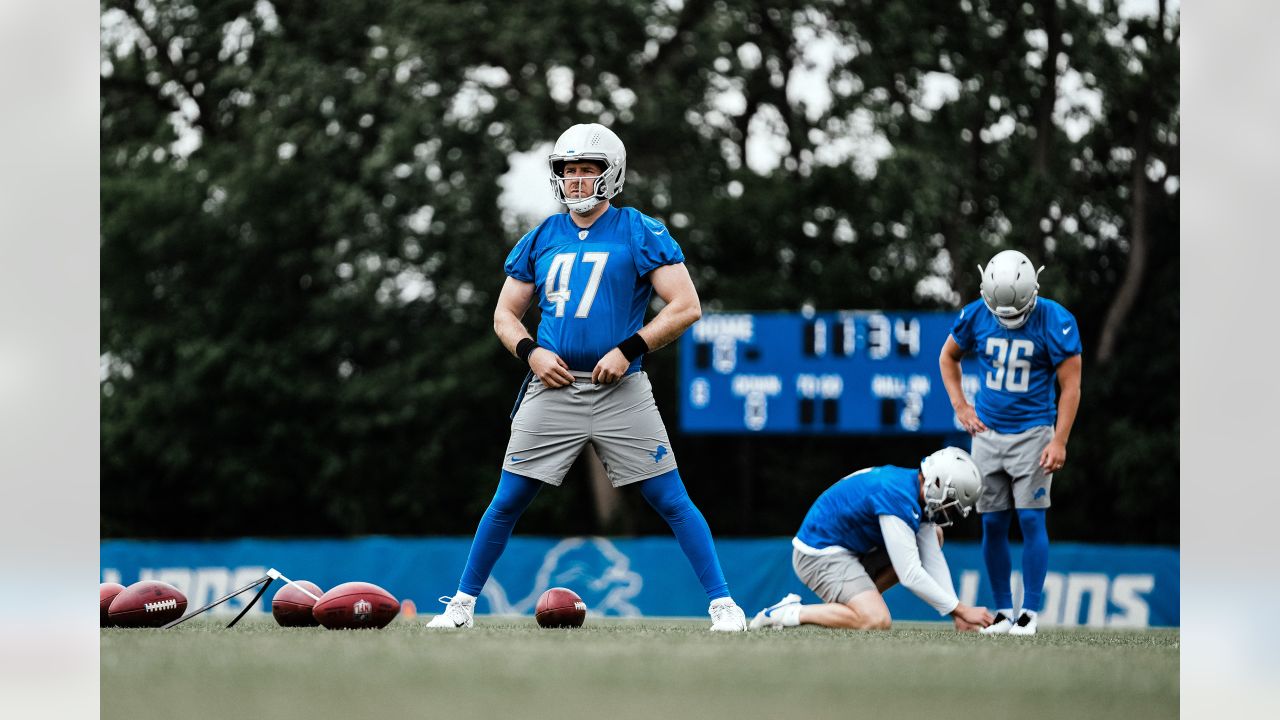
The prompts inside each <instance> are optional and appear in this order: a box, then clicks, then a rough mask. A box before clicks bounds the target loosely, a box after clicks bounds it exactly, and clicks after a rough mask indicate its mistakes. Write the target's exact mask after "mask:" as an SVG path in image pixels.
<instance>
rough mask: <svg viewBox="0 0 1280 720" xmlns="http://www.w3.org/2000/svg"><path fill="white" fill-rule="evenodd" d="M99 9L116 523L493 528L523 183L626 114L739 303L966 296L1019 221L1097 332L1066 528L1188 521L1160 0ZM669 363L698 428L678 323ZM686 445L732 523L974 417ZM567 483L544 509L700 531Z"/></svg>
mask: <svg viewBox="0 0 1280 720" xmlns="http://www.w3.org/2000/svg"><path fill="white" fill-rule="evenodd" d="M102 8H103V13H102V17H103V33H102V37H103V50H102V53H103V77H102V123H101V125H102V217H103V222H102V338H103V339H102V353H103V368H104V370H103V381H102V468H103V490H104V492H103V532H104V533H105V534H108V535H147V534H154V535H167V536H217V535H227V534H243V533H259V534H343V533H368V532H391V533H468V532H470V530H471V529H472V527H473V524H474V522H475V518H476V517H478V515H479V512H480V510H481V509H482V508H483V507H484V505H485V504H486V503H487V501H488V498H489V495H490V493H491V491H492V488H493V486H494V482H495V479H496V475H497V459H498V458H499V457H500V455H501V452H502V447H503V443H504V442H505V439H506V434H507V423H506V418H505V410H506V409H507V408H508V407H510V402H511V400H512V399H513V398H512V396H513V394H514V390H515V389H516V387H517V384H518V382H519V379H520V377H521V374H522V370H521V368H520V367H519V364H518V363H517V362H516V361H514V360H513V359H511V358H510V357H509V356H507V354H506V353H505V351H504V350H503V349H502V348H501V346H500V345H499V343H498V342H497V340H496V339H495V338H494V337H493V335H492V332H491V329H490V319H491V313H492V305H493V301H494V299H495V297H496V292H497V290H498V288H499V287H500V286H501V283H502V279H503V278H502V273H501V270H500V267H501V263H502V260H503V258H504V256H505V254H506V252H507V250H508V248H509V247H510V246H511V244H512V243H514V241H515V240H516V238H517V237H518V236H519V234H520V233H522V232H523V231H524V229H526V227H527V225H528V223H529V222H531V221H534V220H536V219H530V218H519V217H516V216H514V215H512V214H511V213H510V212H507V211H504V210H503V207H502V205H501V204H500V202H499V198H500V195H501V187H500V185H499V183H498V178H500V177H501V176H502V175H503V174H504V173H506V172H507V170H508V169H509V160H510V157H511V155H512V153H516V152H526V151H534V150H538V149H539V148H542V147H544V146H545V144H546V143H548V142H550V141H551V140H553V139H554V138H555V136H556V135H557V134H558V133H559V132H560V131H561V130H562V129H563V128H564V127H567V126H568V125H569V124H571V123H573V122H582V121H595V120H598V121H601V122H605V123H607V124H609V125H611V126H613V127H614V128H615V129H616V130H617V131H618V132H619V134H620V135H621V136H622V137H623V139H624V140H625V141H626V143H627V147H628V151H629V156H630V158H631V159H630V162H629V165H630V168H629V170H630V175H629V178H628V184H627V187H626V191H625V193H624V196H623V202H624V204H629V205H634V206H636V207H638V208H640V209H641V210H643V211H645V212H647V213H649V214H652V215H655V216H657V217H660V218H662V219H663V220H664V221H666V222H667V223H668V224H669V225H670V227H671V228H672V231H673V234H674V235H675V236H676V237H677V238H678V239H679V240H680V241H681V243H682V245H683V247H684V249H685V252H686V255H687V256H688V264H689V266H690V270H691V272H692V273H693V276H694V278H695V281H696V282H697V284H698V288H699V292H700V294H701V296H702V298H703V304H704V308H705V309H707V310H720V309H723V310H792V311H794V310H797V309H799V308H800V307H802V306H804V305H811V306H814V307H818V308H833V309H834V308H886V309H910V308H930V309H946V308H955V307H957V306H958V305H959V304H960V303H961V302H964V301H966V300H968V299H971V298H972V297H975V296H976V273H975V270H974V268H975V265H976V264H978V263H980V262H985V261H986V259H987V258H989V257H990V256H991V255H993V254H994V253H995V252H997V251H999V250H1001V249H1004V248H1007V247H1015V248H1018V249H1021V250H1023V251H1024V252H1027V253H1028V254H1029V255H1030V256H1031V257H1032V259H1033V260H1036V261H1043V262H1044V263H1045V264H1046V265H1048V267H1049V269H1048V270H1046V272H1045V274H1044V276H1043V278H1042V292H1043V293H1044V294H1045V295H1046V296H1049V297H1053V298H1055V299H1058V300H1061V301H1062V302H1064V303H1065V304H1066V305H1067V306H1068V307H1069V308H1071V309H1072V310H1073V311H1074V312H1075V314H1076V315H1077V317H1078V318H1079V319H1080V322H1081V328H1082V331H1083V332H1082V334H1083V335H1084V340H1085V343H1086V358H1085V398H1084V403H1083V406H1082V411H1081V416H1080V419H1079V421H1078V423H1077V429H1076V431H1075V433H1074V434H1073V439H1072V443H1071V446H1070V460H1069V466H1068V469H1067V470H1066V471H1065V472H1063V473H1061V475H1060V484H1059V488H1060V490H1059V494H1058V497H1059V504H1058V507H1059V508H1060V510H1059V511H1058V512H1057V513H1055V515H1056V517H1057V518H1058V519H1057V520H1056V521H1055V527H1054V532H1055V535H1057V536H1059V537H1073V538H1078V539H1093V540H1115V541H1157V542H1176V540H1177V532H1178V531H1177V524H1176V517H1177V514H1176V500H1177V489H1176V488H1177V472H1178V446H1177V413H1178V398H1177V378H1178V361H1177V357H1178V356H1177V333H1176V327H1177V317H1178V285H1177V283H1178V258H1177V253H1176V250H1173V249H1172V248H1173V246H1172V244H1171V242H1170V240H1171V239H1174V238H1176V236H1177V233H1178V188H1177V178H1178V160H1177V158H1178V122H1179V115H1178V102H1179V99H1178V27H1179V26H1178V17H1177V15H1176V14H1171V13H1169V12H1167V11H1166V10H1165V9H1164V6H1163V4H1161V5H1160V11H1159V12H1158V14H1157V15H1156V16H1154V17H1150V18H1132V17H1129V18H1126V17H1122V16H1121V14H1120V12H1119V9H1118V6H1117V3H1115V2H1114V1H1107V2H1103V3H1101V6H1100V9H1099V10H1097V11H1095V10H1093V9H1091V6H1090V5H1089V4H1086V3H1083V2H1075V1H1066V0H1063V1H1061V2H1059V1H1057V0H1038V1H1037V2H1007V1H1003V0H965V1H963V2H960V3H955V2H951V1H947V2H942V1H940V0H930V1H928V2H911V3H908V2H903V1H900V0H890V1H887V2H874V3H873V2H870V1H869V0H853V1H846V2H835V1H823V0H813V1H810V2H782V3H769V4H764V3H728V2H702V1H699V0H687V1H686V2H684V3H670V4H669V3H647V2H637V1H635V0H611V1H610V2H605V3H596V4H593V5H592V6H591V8H590V12H584V8H583V6H582V5H581V3H568V2H562V1H559V0H552V1H551V2H544V3H539V4H537V5H536V6H533V5H530V4H526V3H516V4H511V5H507V6H503V8H502V10H501V12H498V11H495V8H494V6H492V5H490V4H488V3H483V2H453V3H417V2H405V1H400V0H357V1H355V2H349V1H348V2H335V1H334V0H312V1H310V2H305V3H303V2H276V3H274V4H273V3H271V2H267V1H266V0H254V1H249V0H221V1H213V0H210V1H206V2H200V3H194V2H190V1H188V0H164V1H162V0H150V1H148V0H107V1H106V2H104V3H103V5H102ZM545 191H546V190H545V188H544V187H542V186H538V187H531V188H528V192H530V193H541V192H545ZM1160 249H1163V250H1164V252H1160V251H1159V250H1160ZM529 320H530V321H531V322H536V317H530V318H529ZM646 365H647V367H648V368H649V369H650V371H651V374H652V376H653V378H654V382H655V390H656V392H657V395H658V401H659V406H660V407H662V408H664V410H665V412H666V419H667V423H668V426H669V427H671V428H675V427H676V426H677V418H676V417H675V415H674V408H675V407H676V402H675V393H676V386H675V383H676V377H675V351H674V348H672V349H669V350H665V351H662V352H658V353H655V354H654V355H652V356H651V357H649V358H648V359H647V360H646ZM675 442H676V443H677V445H678V447H679V452H680V458H681V463H682V467H684V468H685V471H684V472H683V475H684V477H685V479H686V482H687V483H688V484H689V486H690V490H691V492H692V493H693V494H694V497H695V498H697V499H698V501H699V503H700V504H701V505H702V508H703V510H704V512H706V514H707V515H708V516H709V518H710V520H711V522H712V525H713V527H715V528H717V530H718V531H720V532H726V531H728V532H738V533H746V534H785V533H789V532H792V531H793V530H794V526H795V525H796V523H798V521H799V519H800V517H801V516H802V515H803V512H804V509H805V508H806V507H807V505H808V503H809V502H810V501H811V500H812V498H813V497H814V496H815V495H816V494H817V492H818V491H820V490H821V489H822V488H823V487H825V485H826V484H828V483H829V482H831V481H832V480H834V479H835V478H837V477H839V476H840V475H842V474H843V473H845V472H847V471H848V470H850V469H853V468H855V467H860V466H863V465H867V464H875V463H883V462H898V463H908V462H911V460H912V459H913V458H916V457H919V456H920V455H921V454H923V453H924V452H926V451H927V450H928V449H929V448H930V447H931V446H932V445H936V443H937V438H898V439H893V440H891V441H889V442H885V441H884V439H881V438H844V439H840V440H838V441H834V440H830V439H818V438H812V439H810V438H800V439H788V440H785V441H761V440H760V439H753V440H752V441H751V442H750V443H747V442H744V441H741V440H737V439H722V438H701V437H678V438H676V440H675ZM797 449H801V450H802V452H800V453H798V454H797V452H796V451H797ZM797 455H799V457H798V456H797ZM726 475H728V477H726ZM726 483H734V484H735V487H736V489H737V492H734V493H715V494H713V493H711V492H710V490H711V489H712V488H715V487H723V486H724V485H725V484H726ZM567 485H568V487H567V488H566V489H565V490H561V491H558V493H556V494H554V497H546V496H551V495H553V494H552V493H546V494H544V497H542V498H540V499H539V500H538V501H537V502H536V503H535V505H534V507H533V508H532V509H531V511H530V513H529V514H528V516H527V517H526V518H525V519H524V520H522V523H521V531H522V532H546V533H560V532H598V531H619V530H627V531H637V532H665V529H664V528H662V527H660V521H659V520H658V519H656V518H655V517H653V516H652V514H651V513H649V512H647V511H645V510H643V509H641V504H642V503H641V501H639V500H638V499H637V498H635V497H633V495H634V493H632V494H629V495H627V496H626V498H625V500H624V504H623V507H624V512H623V514H622V516H621V517H620V518H618V519H617V521H616V522H615V523H614V524H612V525H605V526H602V525H600V524H599V522H598V521H596V520H593V519H592V517H593V516H592V513H591V511H590V506H589V497H588V496H587V495H586V491H585V489H584V488H583V487H582V483H574V482H572V481H571V482H570V483H567ZM153 499H163V502H153ZM970 531H972V528H970Z"/></svg>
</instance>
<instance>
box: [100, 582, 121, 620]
mask: <svg viewBox="0 0 1280 720" xmlns="http://www.w3.org/2000/svg"><path fill="white" fill-rule="evenodd" d="M122 592H124V586H123V585H121V584H120V583H102V584H101V585H99V586H98V616H99V617H98V627H111V620H110V619H109V618H108V617H107V608H109V607H111V601H112V600H115V599H116V596H117V595H119V594H120V593H122Z"/></svg>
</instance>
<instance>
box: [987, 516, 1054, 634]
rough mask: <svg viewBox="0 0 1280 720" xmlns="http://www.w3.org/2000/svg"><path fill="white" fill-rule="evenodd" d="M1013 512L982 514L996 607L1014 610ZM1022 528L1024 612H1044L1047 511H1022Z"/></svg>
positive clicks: (1047, 545) (1047, 567) (1046, 563)
mask: <svg viewBox="0 0 1280 720" xmlns="http://www.w3.org/2000/svg"><path fill="white" fill-rule="evenodd" d="M1013 515H1014V511H1013V510H997V511H995V512H989V513H983V514H982V558H983V560H985V561H986V564H987V578H988V579H990V581H991V592H992V594H994V595H995V604H996V608H1011V607H1013V592H1012V591H1011V589H1010V586H1009V574H1010V573H1011V572H1012V570H1013V562H1012V560H1011V559H1010V557H1009V526H1010V525H1011V524H1012V523H1013ZM1017 515H1018V525H1019V526H1020V527H1021V528H1022V590H1023V592H1022V609H1023V610H1031V611H1032V612H1040V610H1041V609H1042V608H1043V607H1044V578H1045V575H1046V574H1047V572H1048V570H1049V532H1048V528H1047V527H1046V525H1045V511H1044V510H1043V509H1036V510H1027V509H1023V510H1018V511H1017Z"/></svg>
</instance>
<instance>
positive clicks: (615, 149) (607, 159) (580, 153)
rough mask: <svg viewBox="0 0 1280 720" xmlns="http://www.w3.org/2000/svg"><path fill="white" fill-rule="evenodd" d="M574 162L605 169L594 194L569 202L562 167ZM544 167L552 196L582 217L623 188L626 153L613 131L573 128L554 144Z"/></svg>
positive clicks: (596, 125)
mask: <svg viewBox="0 0 1280 720" xmlns="http://www.w3.org/2000/svg"><path fill="white" fill-rule="evenodd" d="M574 160H594V161H595V162H598V163H600V164H602V165H604V172H602V173H601V174H600V177H598V178H596V182H595V188H594V191H593V192H592V194H591V195H588V196H587V197H583V198H570V197H568V196H567V195H566V193H565V191H564V184H565V178H564V164H565V163H566V162H570V161H574ZM547 167H548V168H550V169H551V192H552V194H553V195H555V198H556V200H558V201H560V202H561V203H563V204H564V206H565V207H567V208H569V209H570V210H572V211H573V212H576V213H578V214H580V215H585V214H587V213H589V212H591V211H592V209H594V208H595V206H596V205H599V204H600V201H602V200H609V199H611V198H613V197H614V196H615V195H617V194H618V193H620V192H622V184H623V183H624V182H626V180H627V149H626V148H625V147H623V145H622V140H621V139H619V138H618V136H617V135H615V134H614V133H613V131H612V130H610V129H609V128H607V127H605V126H603V125H601V124H599V123H588V124H584V125H574V126H573V127H571V128H569V129H568V130H565V131H564V133H563V134H561V135H560V139H559V140H556V145H555V148H553V149H552V151H551V155H549V156H548V157H547Z"/></svg>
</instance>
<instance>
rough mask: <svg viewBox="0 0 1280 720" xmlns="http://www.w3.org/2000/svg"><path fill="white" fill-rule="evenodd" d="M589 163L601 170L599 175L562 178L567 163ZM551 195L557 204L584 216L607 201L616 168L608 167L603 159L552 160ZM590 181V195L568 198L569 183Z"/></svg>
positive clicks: (616, 173) (615, 174)
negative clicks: (596, 165)
mask: <svg viewBox="0 0 1280 720" xmlns="http://www.w3.org/2000/svg"><path fill="white" fill-rule="evenodd" d="M583 161H589V162H592V163H595V164H598V165H600V166H601V167H602V168H604V169H603V172H601V173H600V174H599V175H594V176H592V175H578V176H575V177H565V176H564V174H563V173H564V166H565V164H566V163H568V162H583ZM551 167H552V170H551V194H552V195H553V196H555V199H556V201H557V202H559V203H561V204H563V205H564V206H565V207H566V208H568V209H569V210H571V211H573V212H576V213H578V214H579V215H586V214H587V213H589V212H591V211H592V210H594V209H595V207H596V206H597V205H599V204H600V202H601V201H603V200H608V199H609V197H610V196H609V195H608V188H609V187H610V185H612V183H613V179H614V178H615V177H617V175H618V169H619V168H618V167H617V166H616V165H615V166H612V167H610V166H609V164H608V162H607V161H606V160H605V159H604V158H599V159H597V158H575V159H574V160H571V161H570V160H553V161H552V162H551ZM588 180H591V181H592V186H591V194H589V195H583V196H581V197H576V198H575V197H570V196H569V184H570V183H575V184H576V183H586V182H587V181H588Z"/></svg>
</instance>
